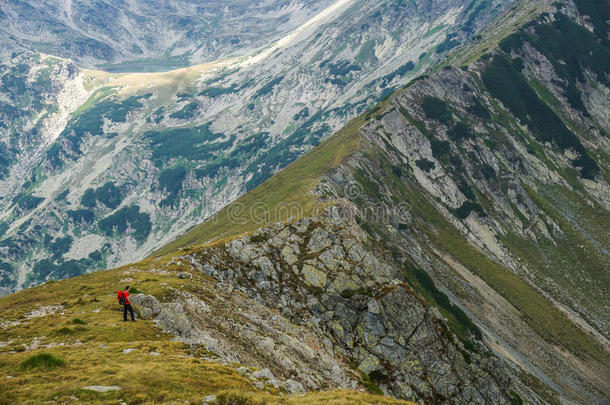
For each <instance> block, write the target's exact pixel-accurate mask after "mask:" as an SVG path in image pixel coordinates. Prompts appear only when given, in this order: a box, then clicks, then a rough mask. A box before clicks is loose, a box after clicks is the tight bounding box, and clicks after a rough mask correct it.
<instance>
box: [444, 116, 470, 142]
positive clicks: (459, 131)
mask: <svg viewBox="0 0 610 405" xmlns="http://www.w3.org/2000/svg"><path fill="white" fill-rule="evenodd" d="M447 136H448V137H449V138H451V139H453V140H454V141H461V140H462V139H470V138H474V133H473V131H472V130H471V129H470V127H469V126H468V125H466V124H464V123H463V122H461V121H460V122H458V123H457V124H455V126H454V127H453V128H451V129H450V130H449V131H447Z"/></svg>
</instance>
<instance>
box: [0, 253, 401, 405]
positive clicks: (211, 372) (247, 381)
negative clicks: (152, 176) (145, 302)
mask: <svg viewBox="0 0 610 405" xmlns="http://www.w3.org/2000/svg"><path fill="white" fill-rule="evenodd" d="M158 265H159V266H160V267H159V270H154V269H151V268H150V267H149V265H135V266H131V267H129V268H122V269H116V270H111V271H101V272H96V273H94V274H91V275H87V276H84V277H79V278H74V279H71V280H64V281H62V282H60V283H59V282H58V283H47V284H45V285H43V286H40V287H37V288H34V289H29V290H26V291H22V292H20V293H17V294H14V295H11V296H9V297H4V298H2V299H1V300H2V306H1V308H2V309H1V310H0V311H1V312H0V317H1V319H2V323H1V329H0V341H1V342H2V344H1V345H0V351H2V362H1V363H0V369H1V370H2V376H3V379H2V382H0V394H1V395H0V403H3V404H12V403H15V401H18V402H22V403H40V402H41V401H46V400H48V401H62V402H64V401H73V400H75V398H78V399H79V400H80V401H85V402H87V403H114V402H117V401H125V402H127V403H131V404H137V403H153V402H154V403H178V402H180V403H185V401H186V402H187V403H193V404H195V403H196V404H200V403H207V402H208V401H209V402H214V401H213V400H211V399H210V396H215V397H216V399H217V402H215V403H234V402H231V401H242V402H241V403H262V402H265V403H312V404H315V403H320V402H328V403H336V404H347V403H353V401H359V403H371V404H373V403H374V404H385V403H387V404H390V403H392V404H399V403H404V404H406V402H402V401H397V400H393V399H390V398H384V397H382V396H379V395H371V394H367V393H364V392H360V391H357V390H354V389H351V390H348V389H344V390H340V389H336V390H331V391H326V392H310V393H308V394H306V395H305V394H299V392H300V391H301V390H302V387H300V386H299V385H298V384H295V382H294V380H292V383H291V382H290V381H286V380H284V379H282V381H281V382H280V381H279V380H277V379H276V378H273V379H271V380H270V379H269V378H268V376H269V371H268V369H267V371H264V370H261V369H260V368H258V367H254V365H253V364H251V363H250V364H247V366H243V365H242V364H238V363H237V362H236V361H235V360H233V361H232V362H231V363H228V362H226V361H223V360H222V359H220V358H219V357H218V356H216V355H214V354H212V353H211V352H208V351H205V350H203V349H202V348H199V347H197V346H193V345H190V344H187V343H186V342H181V341H176V340H175V339H172V337H173V336H172V335H171V334H170V333H166V332H163V331H161V330H159V328H158V327H156V326H155V324H153V322H152V321H148V320H142V319H139V320H138V322H137V323H131V322H130V323H126V324H123V322H122V320H121V312H120V311H119V309H120V307H119V306H118V304H117V303H116V297H115V296H114V295H115V294H114V293H112V292H111V291H110V290H109V286H117V288H119V287H118V286H119V285H122V284H124V283H125V282H130V283H132V284H134V285H137V286H138V288H141V289H142V290H143V291H145V292H146V293H148V294H155V295H157V296H159V297H166V298H165V299H170V297H175V296H180V294H188V295H189V297H191V298H190V300H191V302H193V299H194V297H195V295H193V294H192V293H191V292H190V291H193V292H194V293H195V294H199V295H198V296H199V297H200V299H203V300H205V302H207V305H209V307H208V310H210V308H211V309H213V311H214V313H215V314H216V316H217V318H216V322H222V321H221V318H222V317H225V316H228V317H233V322H234V323H233V326H234V327H239V328H243V329H244V330H248V328H252V327H253V325H256V328H257V329H259V328H260V329H259V330H257V332H256V333H261V334H263V333H264V334H270V333H271V331H273V332H274V335H273V337H274V338H276V339H278V340H277V342H278V344H283V345H284V346H285V347H286V350H289V349H292V350H294V351H297V350H301V351H303V350H304V349H305V348H308V347H309V346H307V344H314V343H318V344H320V343H319V342H318V341H317V340H316V339H317V337H316V336H315V335H310V336H308V341H307V343H305V342H304V341H302V340H299V339H298V338H296V337H294V336H298V334H300V333H302V332H303V327H301V326H298V325H295V324H293V323H290V322H289V321H287V320H286V319H285V318H284V317H282V316H278V317H277V318H278V319H277V321H275V322H272V321H271V319H270V316H269V313H268V311H267V310H266V309H265V308H264V307H262V306H261V305H260V304H257V303H255V302H254V301H252V300H251V299H249V298H247V297H245V296H243V295H240V294H228V293H227V292H226V291H218V288H217V287H216V283H215V282H212V281H211V280H210V278H207V277H203V276H202V275H199V274H195V275H194V279H193V280H190V279H189V280H185V279H183V278H179V277H178V276H179V275H180V273H179V270H180V269H179V268H177V266H176V265H173V266H164V265H163V263H158ZM161 268H162V269H163V270H160V269H161ZM123 287H124V286H123ZM134 301H135V298H134ZM197 302H200V303H203V302H204V301H197ZM16 308H19V310H15V309H16ZM136 308H138V306H136ZM240 311H243V312H240ZM176 319H178V318H176ZM224 322H226V318H224ZM256 336H257V337H259V338H260V336H259V335H258V334H257V335H256ZM309 350H310V351H311V350H312V349H309ZM44 353H49V354H52V356H54V358H55V359H60V360H61V361H63V362H65V364H64V365H58V366H56V367H55V368H54V367H53V366H52V364H53V363H51V362H47V363H42V364H40V363H36V362H32V361H30V364H32V366H31V367H29V368H28V367H24V366H20V364H23V362H24V361H26V360H27V359H29V358H32V357H34V356H36V355H39V354H44ZM261 353H264V354H265V355H267V354H269V353H271V352H269V351H267V352H261ZM34 358H35V357H34ZM250 360H251V358H250ZM260 360H261V362H264V357H262V354H261V357H260ZM312 362H314V363H315V360H313V361H312ZM26 364H27V363H26ZM49 364H51V365H49ZM9 376H10V377H9ZM350 377H351V381H353V382H354V387H355V386H356V385H357V384H358V381H360V378H361V377H360V376H358V375H357V374H356V373H353V372H351V374H350ZM345 379H346V381H350V380H348V379H347V378H345ZM351 381H350V382H351ZM280 384H281V385H280ZM274 385H275V386H277V388H276V387H275V386H274ZM344 385H347V384H346V383H344ZM89 386H102V387H117V388H120V389H117V390H112V389H111V390H109V391H106V392H98V391H93V390H87V389H84V387H89ZM280 392H282V393H283V394H280ZM290 392H294V394H292V395H291V394H290ZM245 401H251V402H245Z"/></svg>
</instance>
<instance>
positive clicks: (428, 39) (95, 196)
mask: <svg viewBox="0 0 610 405" xmlns="http://www.w3.org/2000/svg"><path fill="white" fill-rule="evenodd" d="M477 4H478V3H476V2H474V3H472V2H465V1H458V0H454V1H450V2H446V1H443V2H435V1H428V0H427V1H421V2H414V3H411V2H399V3H397V2H395V1H383V2H376V3H371V2H364V1H354V2H337V3H334V4H333V5H332V6H330V7H328V8H326V9H325V10H324V11H322V12H321V13H320V14H318V15H317V16H315V17H312V18H310V19H309V20H308V21H307V22H306V23H305V24H303V25H301V26H300V27H299V28H297V29H295V30H293V31H291V32H290V33H289V34H287V35H285V36H283V37H282V38H281V39H280V40H278V41H277V42H274V43H269V44H267V46H266V47H265V49H264V50H263V51H261V52H258V53H254V54H249V55H245V56H241V57H235V58H231V59H224V60H221V61H219V62H214V63H209V64H203V65H196V66H192V67H189V68H184V69H180V70H175V71H171V72H161V73H131V74H114V73H107V72H101V71H95V70H85V69H76V70H74V68H71V69H72V70H73V72H72V73H71V76H70V77H68V78H64V77H63V76H61V75H59V76H57V77H55V76H53V75H54V74H55V72H59V73H61V72H64V71H66V69H63V70H62V69H60V68H59V67H56V68H53V69H55V70H52V69H50V68H48V67H45V66H46V63H47V62H48V61H49V60H54V61H55V62H53V63H54V64H57V66H59V65H65V66H73V64H72V63H71V62H69V61H66V60H62V59H58V58H52V57H43V59H41V60H39V59H37V58H40V57H39V56H37V54H32V53H31V52H30V51H28V52H24V53H19V54H18V53H15V55H14V58H13V60H12V61H11V63H10V64H7V65H6V66H4V68H3V69H4V72H5V73H4V74H3V76H2V77H3V79H2V80H3V81H5V82H6V83H4V86H5V87H4V88H3V93H6V94H7V95H8V97H9V100H10V97H12V96H11V95H12V94H15V93H16V92H18V91H19V90H18V89H16V88H15V84H14V82H15V80H18V81H19V83H20V85H21V86H22V87H24V88H26V89H29V88H31V90H30V91H33V89H36V88H37V87H36V85H35V84H36V78H35V75H36V72H38V71H47V72H50V73H52V74H51V76H52V77H51V79H50V80H55V81H57V86H56V87H53V88H52V89H53V90H52V91H53V93H52V94H51V95H49V98H50V99H52V98H57V100H58V103H59V105H60V107H59V111H47V109H44V108H43V107H40V108H35V109H34V110H33V111H32V114H31V116H29V117H27V118H26V117H23V118H22V119H21V120H20V121H14V120H13V121H11V118H12V116H7V117H6V119H5V121H4V123H5V125H6V128H5V129H4V130H3V132H2V143H3V144H4V145H6V150H7V151H9V154H8V159H6V162H5V163H3V166H4V167H5V170H4V174H3V176H2V178H0V185H1V187H0V197H2V200H1V201H0V209H1V213H0V221H1V223H2V225H0V226H1V228H0V229H2V231H3V232H2V236H0V237H2V238H3V240H2V241H0V245H2V246H0V257H2V259H3V261H5V262H6V263H7V264H6V265H4V267H5V268H3V269H2V271H3V273H2V281H1V282H2V289H3V291H5V292H10V291H14V290H16V289H19V288H23V287H25V286H29V285H35V284H38V283H41V282H44V281H45V280H47V279H49V278H53V279H60V278H64V277H68V276H74V275H76V274H81V273H83V272H84V271H85V270H93V269H99V268H104V267H110V266H115V265H120V264H124V263H127V262H129V261H133V260H138V259H141V258H143V257H144V256H146V255H147V254H149V253H150V252H151V251H153V250H154V249H157V248H159V247H160V246H162V245H164V244H166V243H168V242H170V241H172V240H173V239H175V238H176V237H177V236H178V235H180V234H181V233H183V232H184V231H185V230H187V229H188V228H189V227H191V226H193V225H195V224H198V223H200V222H202V221H203V220H204V219H206V218H208V217H209V216H211V215H212V214H214V213H216V212H217V211H218V210H219V209H220V208H221V207H223V206H224V205H226V204H227V202H230V201H233V200H235V199H236V198H237V197H238V196H239V195H240V194H242V193H244V192H245V191H247V190H249V189H252V188H254V187H255V186H257V185H258V184H260V183H262V182H263V181H264V180H266V179H267V178H269V177H270V176H271V175H272V174H273V173H274V172H275V171H277V170H279V169H281V168H282V167H284V166H286V165H287V164H289V163H291V162H292V161H294V160H295V159H297V158H298V157H299V156H301V155H302V154H303V153H305V152H306V151H308V150H309V149H310V148H311V147H313V146H314V145H316V144H318V143H319V142H320V141H321V140H322V139H324V138H325V137H326V136H328V135H330V134H331V133H332V132H333V131H335V130H336V129H338V128H340V127H341V126H342V125H344V124H345V123H346V122H347V121H348V120H349V119H350V118H352V117H354V116H355V115H357V114H358V113H360V112H362V111H364V110H365V109H366V108H368V107H369V106H370V105H371V104H373V103H375V102H376V101H378V100H380V99H382V98H383V97H385V96H386V95H387V94H389V92H391V91H392V90H393V89H395V88H398V87H400V86H402V85H404V84H406V83H407V82H408V81H409V80H410V79H411V78H413V77H415V76H416V75H417V74H418V72H422V71H425V70H426V69H427V68H428V67H429V66H430V65H431V64H433V63H435V61H438V60H440V59H442V57H443V55H445V54H446V52H447V51H448V50H449V49H450V48H452V47H455V46H457V44H458V43H460V42H465V41H467V40H468V39H469V38H472V37H473V35H475V33H476V32H477V30H478V29H480V28H481V27H482V26H484V25H485V24H486V23H487V22H488V21H489V20H490V19H492V18H493V17H494V16H496V15H498V14H500V13H502V12H503V10H505V9H506V8H507V7H508V6H509V5H510V2H501V1H497V2H483V3H481V4H480V5H477ZM6 104H7V106H6V109H7V111H12V109H13V108H17V107H16V106H17V104H16V102H13V101H10V102H7V103H6ZM19 122H21V124H19ZM11 145H12V146H11ZM16 145H18V147H17V146H16Z"/></svg>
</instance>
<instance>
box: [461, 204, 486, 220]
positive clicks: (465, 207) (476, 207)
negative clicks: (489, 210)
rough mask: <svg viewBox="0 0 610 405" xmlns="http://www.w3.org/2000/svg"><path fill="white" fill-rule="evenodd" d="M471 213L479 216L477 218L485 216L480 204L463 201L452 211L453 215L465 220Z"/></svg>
mask: <svg viewBox="0 0 610 405" xmlns="http://www.w3.org/2000/svg"><path fill="white" fill-rule="evenodd" d="M472 211H474V212H476V213H477V214H479V216H482V217H484V216H485V210H483V207H481V205H480V204H478V203H475V202H472V201H464V203H463V204H462V205H461V206H460V207H459V208H458V209H456V210H455V211H454V214H455V216H456V217H458V218H460V219H466V218H468V216H469V215H470V213H471V212H472Z"/></svg>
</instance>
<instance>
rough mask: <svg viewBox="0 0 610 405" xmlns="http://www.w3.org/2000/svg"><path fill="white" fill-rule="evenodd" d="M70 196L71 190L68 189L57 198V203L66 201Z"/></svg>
mask: <svg viewBox="0 0 610 405" xmlns="http://www.w3.org/2000/svg"><path fill="white" fill-rule="evenodd" d="M68 194H70V189H69V188H67V189H65V190H64V191H62V192H61V193H59V194H57V197H55V201H62V200H65V199H66V197H67V196H68Z"/></svg>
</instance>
